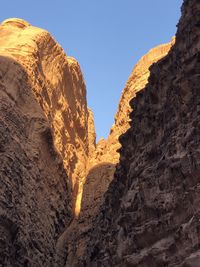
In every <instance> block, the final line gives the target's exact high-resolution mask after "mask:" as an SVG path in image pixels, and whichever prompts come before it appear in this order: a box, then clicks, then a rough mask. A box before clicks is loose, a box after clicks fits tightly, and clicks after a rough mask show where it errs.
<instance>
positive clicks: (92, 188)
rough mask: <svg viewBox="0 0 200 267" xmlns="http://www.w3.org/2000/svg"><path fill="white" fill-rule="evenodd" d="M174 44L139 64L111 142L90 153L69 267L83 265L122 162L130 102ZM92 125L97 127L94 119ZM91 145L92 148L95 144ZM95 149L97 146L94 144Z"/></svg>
mask: <svg viewBox="0 0 200 267" xmlns="http://www.w3.org/2000/svg"><path fill="white" fill-rule="evenodd" d="M173 44H174V38H173V40H172V41H171V42H170V43H168V44H164V45H160V46H157V47H155V48H153V49H151V50H150V51H149V52H148V53H147V54H146V55H145V56H143V57H142V58H141V60H140V61H139V62H138V63H137V64H136V66H135V67H134V69H133V71H132V73H131V75H130V77H129V80H128V82H127V84H126V86H125V88H124V90H123V93H122V96H121V99H120V102H119V108H118V112H117V114H116V117H115V124H114V126H113V127H112V128H111V131H110V135H109V137H108V139H107V140H104V139H100V140H99V142H98V144H97V146H96V149H93V150H92V149H91V150H90V151H91V152H92V153H91V154H90V157H89V163H88V173H87V177H86V179H85V184H84V187H83V197H82V204H81V212H80V215H79V218H78V220H76V221H74V222H73V224H74V225H73V227H72V228H71V233H73V234H71V238H70V240H69V239H68V241H69V244H68V245H67V247H68V255H69V256H68V265H67V266H70V267H72V266H75V265H76V264H79V263H77V262H80V259H81V258H82V257H83V254H84V252H85V249H86V245H87V242H88V240H89V234H90V232H91V229H92V227H93V221H94V218H95V217H96V216H97V215H98V213H99V208H100V205H101V204H102V202H103V199H104V198H103V195H104V193H105V192H106V191H107V189H108V186H109V184H110V182H111V181H112V179H113V177H114V172H115V166H116V163H118V161H119V154H118V153H117V150H118V149H119V148H120V143H119V140H118V137H119V135H120V134H122V133H124V132H125V131H126V130H127V129H128V127H130V126H129V114H130V111H131V108H130V107H129V101H130V100H131V98H132V97H133V96H135V95H136V92H138V91H140V90H142V89H143V88H144V87H145V85H146V83H147V81H148V77H149V67H150V66H151V65H152V64H153V63H154V62H156V61H158V60H159V59H161V58H162V57H164V56H166V55H167V53H168V51H169V50H170V48H171V47H172V45H173ZM91 125H92V126H93V125H94V122H93V118H92V121H91ZM90 128H91V132H90V134H89V136H91V137H92V139H93V140H94V139H95V130H94V129H92V127H90ZM90 143H91V144H92V142H90ZM94 147H95V145H94V144H93V148H94ZM67 233H68V230H67ZM66 239H67V238H66Z"/></svg>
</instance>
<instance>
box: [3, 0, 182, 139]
mask: <svg viewBox="0 0 200 267" xmlns="http://www.w3.org/2000/svg"><path fill="white" fill-rule="evenodd" d="M182 2H183V0H151V1H150V0H140V1H138V0H56V1H55V0H54V1H53V0H34V1H30V0H29V1H28V0H17V1H16V0H12V1H11V0H6V1H3V2H2V3H1V11H0V20H1V21H2V20H4V19H6V18H9V17H19V18H23V19H25V20H27V21H29V22H30V23H31V24H33V25H34V26H38V27H41V28H45V29H47V30H48V31H50V32H51V33H52V35H53V36H54V37H55V38H56V40H57V41H58V42H59V43H60V44H61V45H62V47H63V48H64V50H65V52H66V53H67V54H68V55H70V56H73V57H75V58H76V59H77V60H78V61H79V63H80V65H81V68H82V72H83V74H84V78H85V81H86V86H87V99H88V105H89V106H90V107H91V108H92V110H93V112H94V116H95V126H96V132H97V138H100V137H106V136H107V134H108V133H109V129H110V127H111V125H112V124H113V122H114V115H115V113H116V111H117V106H118V102H119V98H120V95H121V92H122V90H123V87H124V85H125V83H126V81H127V79H128V77H129V75H130V73H131V70H132V68H133V67H134V64H135V63H136V62H137V61H138V60H139V59H140V57H141V56H143V55H144V54H145V53H146V52H147V51H148V50H149V49H150V48H152V47H154V46H156V45H158V44H161V43H164V42H168V41H169V40H170V39H171V37H172V36H173V35H174V34H175V32H176V24H177V23H178V20H179V17H180V7H181V4H182Z"/></svg>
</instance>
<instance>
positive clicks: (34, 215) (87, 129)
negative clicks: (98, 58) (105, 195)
mask: <svg viewBox="0 0 200 267" xmlns="http://www.w3.org/2000/svg"><path fill="white" fill-rule="evenodd" d="M0 120H1V125H0V161H1V166H0V174H1V181H0V183H1V188H0V192H1V194H0V195H1V199H0V233H1V237H0V240H1V242H0V243H1V244H0V255H1V256H0V265H1V266H20V267H21V266H37V267H38V266H51V265H52V266H56V262H55V261H57V258H58V257H57V255H56V253H57V250H59V245H58V244H59V242H60V236H62V233H63V232H64V230H65V229H66V228H67V227H68V226H69V224H70V223H71V221H72V219H73V214H72V213H74V212H75V214H78V213H79V209H80V201H81V195H82V185H83V182H84V179H85V177H86V168H87V164H88V163H87V161H88V157H89V155H90V154H91V153H92V152H93V151H94V149H95V133H94V126H93V115H92V112H91V111H90V110H89V109H88V107H87V101H86V89H85V83H84V80H83V76H82V73H81V70H80V66H79V64H78V63H77V61H76V60H75V59H73V58H71V57H68V56H66V55H65V53H64V51H63V49H62V48H61V47H60V46H59V45H58V44H57V43H56V41H55V40H54V39H53V37H52V36H51V35H50V34H49V33H48V32H47V31H45V30H42V29H39V28H36V27H33V26H31V25H30V24H29V23H28V22H26V21H24V20H21V19H8V20H6V21H4V22H3V23H2V24H1V25H0ZM72 206H73V207H72ZM72 210H73V211H72ZM57 248H58V249H57ZM58 253H59V251H58Z"/></svg>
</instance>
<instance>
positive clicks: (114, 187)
mask: <svg viewBox="0 0 200 267" xmlns="http://www.w3.org/2000/svg"><path fill="white" fill-rule="evenodd" d="M199 26H200V2H199V1H198V0H185V1H184V4H183V7H182V17H181V19H180V22H179V24H178V31H177V34H176V41H175V44H174V46H173V48H172V49H171V50H170V52H169V54H168V55H167V56H166V57H165V58H163V59H162V60H160V61H159V62H157V63H156V64H153V66H152V67H151V68H150V77H149V80H148V84H147V85H146V87H145V88H144V89H143V90H141V91H140V92H138V93H137V94H136V97H135V98H133V99H132V100H131V107H132V109H133V111H132V112H131V115H130V119H131V122H130V129H128V130H127V132H126V133H125V134H123V135H121V137H120V143H121V146H122V147H121V148H120V162H119V164H118V165H117V169H116V173H115V176H114V180H113V181H112V182H111V184H110V186H109V188H108V190H107V192H106V194H105V200H104V203H103V205H102V207H101V212H100V214H99V215H98V216H97V218H96V221H95V222H94V224H93V231H92V233H91V236H90V241H89V243H88V249H87V253H86V257H85V261H84V262H83V263H82V264H83V265H81V264H79V265H78V266H91V267H92V266H102V267H103V266H138V267H140V266H141V267H149V266H151V267H154V266H169V267H170V266H184V267H186V266H187V267H189V266H191V267H195V266H199V264H200V250H199V247H200V240H199V231H200V230H199V229H200V208H199V207H200V205H199V204H200V197H199V195H200V192H199V188H200V180H199V170H200V154H199V149H200V148H199V141H200V140H199V136H200V123H199V120H198V115H199V112H200V97H199V83H200V30H199V29H200V28H199Z"/></svg>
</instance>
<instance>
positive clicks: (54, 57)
mask: <svg viewBox="0 0 200 267" xmlns="http://www.w3.org/2000/svg"><path fill="white" fill-rule="evenodd" d="M0 36H1V40H0V54H1V55H4V56H8V57H12V58H13V59H14V60H16V61H17V62H18V63H19V64H21V65H22V67H23V68H24V69H25V70H26V72H27V75H28V77H29V82H30V84H31V87H32V90H33V92H34V95H35V97H36V98H37V101H38V102H39V104H40V106H41V108H42V110H43V113H44V114H45V116H46V117H47V119H48V122H49V124H50V127H51V128H52V133H53V139H54V144H55V147H56V149H57V151H58V152H59V154H60V156H61V157H62V159H63V164H64V167H65V170H66V172H67V174H68V177H69V184H70V186H71V188H72V191H73V199H74V203H73V206H74V210H75V213H76V214H78V213H79V210H80V202H81V195H82V185H83V182H84V179H85V176H86V168H87V159H88V156H89V154H91V152H92V151H93V150H94V148H95V134H93V135H90V134H89V133H90V132H91V131H93V128H94V126H93V125H92V123H93V120H92V116H93V115H92V112H91V111H90V110H88V107H87V101H86V88H85V83H84V79H83V76H82V73H81V70H80V66H79V64H78V62H77V61H76V60H75V59H74V58H71V57H67V56H66V54H65V53H64V51H63V49H62V48H61V47H60V45H59V44H58V43H57V42H56V41H55V40H54V39H53V37H52V36H51V35H50V34H49V33H48V32H47V31H45V30H43V29H40V28H36V27H33V26H31V25H30V24H29V23H27V22H25V21H23V20H20V19H8V20H6V21H4V22H3V23H2V24H1V29H0ZM89 121H90V123H88V122H89ZM90 127H91V130H90Z"/></svg>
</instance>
